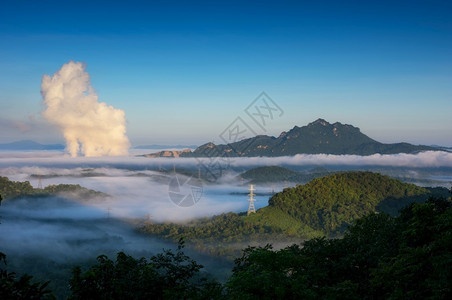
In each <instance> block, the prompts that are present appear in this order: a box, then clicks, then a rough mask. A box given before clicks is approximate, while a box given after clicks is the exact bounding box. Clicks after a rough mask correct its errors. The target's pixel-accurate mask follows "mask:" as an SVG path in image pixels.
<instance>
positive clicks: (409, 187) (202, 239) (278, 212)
mask: <svg viewBox="0 0 452 300" xmlns="http://www.w3.org/2000/svg"><path fill="white" fill-rule="evenodd" d="M444 192H446V193H447V189H442V188H436V189H426V188H422V187H419V186H416V185H414V184H407V183H402V182H400V181H398V180H395V179H391V178H389V177H387V176H383V175H380V174H377V173H371V172H345V173H336V174H332V175H329V176H325V177H322V178H318V179H315V180H313V181H311V182H309V183H307V184H305V185H298V186H296V187H294V188H286V189H284V190H283V191H282V192H280V193H277V194H275V195H273V196H272V197H271V198H270V200H269V206H267V207H264V208H261V209H259V210H258V211H257V213H256V214H251V215H249V216H247V215H245V214H236V213H227V214H221V215H219V216H214V217H211V218H203V219H198V220H193V221H190V222H188V223H185V224H176V223H164V224H158V223H148V224H146V225H145V226H143V228H142V231H144V232H146V233H149V234H154V235H158V236H160V237H163V238H166V239H170V240H173V241H177V240H178V239H179V238H181V237H185V238H186V239H187V241H188V242H189V243H190V245H191V246H194V247H196V248H197V249H199V250H201V251H204V252H206V253H209V254H215V255H229V256H230V257H232V256H234V255H236V254H237V253H238V251H240V249H241V246H242V245H240V247H237V246H236V245H237V243H244V242H246V243H251V244H253V242H257V241H259V243H260V244H262V242H265V241H269V242H278V243H279V242H286V243H287V242H291V241H293V240H294V239H297V240H298V241H300V240H305V239H310V238H314V237H320V236H329V237H335V236H339V235H341V234H342V233H343V232H344V231H345V229H346V228H347V227H348V226H349V225H351V224H352V222H353V220H355V219H357V218H359V217H362V216H364V215H366V214H369V213H371V212H386V213H390V214H391V215H395V214H396V213H397V212H398V211H399V210H400V209H401V208H402V207H404V206H406V205H408V204H409V203H412V202H424V201H426V200H427V199H428V198H429V197H430V196H431V195H441V194H444ZM234 243H236V245H234ZM234 246H235V247H234Z"/></svg>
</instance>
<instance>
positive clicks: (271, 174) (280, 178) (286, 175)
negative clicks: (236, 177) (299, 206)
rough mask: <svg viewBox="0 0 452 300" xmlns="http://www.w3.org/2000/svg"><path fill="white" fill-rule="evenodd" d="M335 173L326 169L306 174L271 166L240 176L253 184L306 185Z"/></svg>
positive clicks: (318, 169) (251, 170)
mask: <svg viewBox="0 0 452 300" xmlns="http://www.w3.org/2000/svg"><path fill="white" fill-rule="evenodd" d="M331 173H333V172H332V171H330V170H328V169H325V168H314V169H312V170H308V171H305V172H297V171H293V170H290V169H287V168H284V167H279V166H269V167H257V168H253V169H250V170H248V171H246V172H244V173H242V174H241V175H240V176H241V177H242V178H243V179H246V180H248V181H249V182H251V183H265V182H295V183H306V182H308V181H311V180H313V179H315V178H319V177H322V176H326V175H328V174H331Z"/></svg>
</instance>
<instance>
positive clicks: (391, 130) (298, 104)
mask: <svg viewBox="0 0 452 300" xmlns="http://www.w3.org/2000/svg"><path fill="white" fill-rule="evenodd" d="M146 2H147V4H143V3H141V2H140V1H134V0H132V1H116V2H115V1H20V0H4V1H1V2H0V126H1V127H0V128H1V129H0V142H11V141H15V140H21V139H33V140H36V141H38V142H44V143H48V142H62V141H63V138H62V135H61V134H60V133H59V132H58V131H57V130H56V129H55V128H53V127H52V126H50V125H49V124H47V122H46V121H45V120H44V119H43V118H42V117H41V111H42V110H43V104H42V97H41V95H40V84H41V78H42V76H43V75H44V74H49V75H51V74H53V73H54V72H56V71H57V70H58V69H59V68H60V67H61V66H62V65H63V64H64V63H67V62H68V61H70V60H74V61H82V62H84V63H86V65H87V69H86V70H87V71H88V72H89V73H90V76H91V83H92V85H93V87H94V89H95V90H96V91H97V93H98V96H99V100H100V101H102V102H106V103H108V104H110V105H113V106H114V107H115V108H120V109H123V110H124V111H125V114H126V118H127V121H128V124H127V133H128V136H129V138H130V140H131V142H132V144H133V145H139V144H181V143H182V144H201V143H204V142H206V141H211V140H213V141H215V142H220V138H219V137H218V136H219V134H221V132H222V131H223V130H224V129H225V128H227V127H228V125H229V124H230V123H231V122H232V121H233V120H234V119H235V118H236V117H238V116H241V117H242V118H243V119H244V120H246V114H245V113H244V109H245V108H246V107H247V106H248V105H249V104H250V103H251V102H252V101H253V100H254V99H255V98H256V97H257V96H258V95H259V94H260V93H261V92H262V91H265V92H266V93H267V94H268V95H269V96H270V97H271V98H272V99H273V100H274V101H275V102H276V103H277V104H278V105H279V106H280V107H281V108H282V110H283V111H284V114H283V115H282V116H281V117H280V118H278V119H275V120H274V121H273V122H272V123H271V124H269V125H268V127H267V128H266V129H267V131H266V132H265V133H267V134H271V135H278V134H279V133H280V132H281V131H283V130H288V129H290V128H292V127H293V126H295V125H298V126H302V125H306V124H307V123H309V122H312V121H314V120H315V119H317V118H324V119H326V120H327V121H330V122H336V121H339V122H342V123H348V124H353V125H355V126H358V127H360V128H361V130H362V131H363V132H364V133H366V134H367V135H369V136H370V137H372V138H374V139H377V140H379V141H382V142H399V141H407V142H411V143H415V144H441V145H447V146H452V116H451V114H452V51H451V49H452V3H451V2H450V1H388V2H386V1H255V2H251V1H249V2H247V1H205V2H203V1H146ZM312 2H315V3H312ZM250 126H252V125H251V124H250ZM255 131H256V133H264V132H259V130H258V129H256V130H255Z"/></svg>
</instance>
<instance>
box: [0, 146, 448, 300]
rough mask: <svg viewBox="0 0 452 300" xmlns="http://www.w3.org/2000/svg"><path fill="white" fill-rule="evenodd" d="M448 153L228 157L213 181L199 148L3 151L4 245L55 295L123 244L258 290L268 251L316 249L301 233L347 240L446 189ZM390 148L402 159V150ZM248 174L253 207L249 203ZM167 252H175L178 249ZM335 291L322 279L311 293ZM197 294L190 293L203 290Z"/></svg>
mask: <svg viewBox="0 0 452 300" xmlns="http://www.w3.org/2000/svg"><path fill="white" fill-rule="evenodd" d="M439 153H442V154H441V155H449V154H444V153H443V152H423V153H419V154H413V155H411V157H408V158H407V161H408V163H406V164H405V165H402V166H400V165H399V166H397V167H394V166H391V165H388V162H387V160H390V161H391V156H389V158H388V157H385V158H383V159H382V158H381V157H378V156H376V157H367V158H366V157H363V158H362V160H361V163H362V165H359V164H356V163H352V161H346V160H344V159H346V157H345V158H344V157H340V156H337V157H335V159H336V161H332V159H334V157H330V158H329V161H328V162H326V161H325V157H323V156H322V155H318V156H310V157H309V158H307V159H304V160H301V159H297V158H296V157H277V158H261V159H260V160H255V159H253V158H234V159H233V160H231V161H230V163H229V165H228V166H227V168H224V169H222V170H216V173H215V178H214V179H215V180H212V177H209V176H210V175H211V174H210V173H208V172H206V171H205V170H203V169H201V168H200V166H199V161H198V160H197V159H195V158H146V157H142V156H139V155H138V156H137V155H135V156H129V157H109V158H105V157H98V158H87V157H86V158H67V157H65V156H64V154H63V153H62V152H59V151H55V152H52V151H50V152H49V151H43V152H42V151H29V152H14V154H12V152H9V153H6V152H5V153H3V154H1V153H0V176H2V177H1V178H0V195H2V198H3V201H2V205H1V207H0V216H1V224H0V251H1V252H3V253H5V254H6V259H7V263H8V264H7V270H8V271H14V272H16V273H17V276H19V275H21V274H24V273H27V274H30V275H32V276H34V277H33V278H34V280H40V281H42V282H45V281H46V280H50V283H49V286H48V288H49V289H50V290H51V291H52V292H53V293H54V294H55V295H56V296H57V297H58V298H66V297H68V296H69V295H70V294H71V293H72V296H74V295H75V294H74V286H75V283H74V282H72V285H71V286H72V289H71V290H70V289H69V282H70V280H75V279H74V278H75V277H74V276H75V275H74V274H75V273H73V270H74V267H76V266H80V271H79V275H78V276H79V277H77V278H79V280H82V279H81V278H83V276H82V275H83V272H86V271H87V270H88V269H89V268H90V267H91V268H92V267H93V266H95V264H96V263H99V261H98V260H96V258H97V257H98V256H99V255H106V257H107V258H108V259H113V260H114V259H115V257H116V255H117V253H124V255H126V256H124V257H123V256H121V257H122V258H123V259H126V258H127V257H128V258H127V259H129V260H130V261H129V262H133V261H134V260H135V259H136V260H137V261H136V263H138V259H140V258H141V257H145V258H148V259H149V258H150V259H151V261H153V264H154V265H155V264H156V265H159V264H160V263H161V262H162V259H163V257H162V256H161V255H163V254H165V253H166V255H167V257H166V258H165V259H167V260H168V259H169V258H171V259H173V260H171V259H170V260H169V261H172V262H173V263H174V264H175V265H178V264H179V265H180V266H186V265H187V263H188V262H189V261H190V259H193V261H195V262H196V263H199V264H200V265H202V266H204V267H203V268H200V269H199V270H200V271H199V272H198V271H196V272H193V274H192V275H190V276H193V278H190V280H188V281H187V282H190V288H188V287H186V290H187V291H189V290H190V291H191V292H193V291H192V290H191V288H193V286H192V285H193V284H195V282H196V284H200V285H196V290H197V291H198V292H199V291H203V292H202V293H207V291H209V293H217V294H215V295H216V296H215V297H214V298H218V297H220V295H221V297H227V298H230V297H233V296H234V297H238V298H241V297H242V296H243V297H244V295H248V296H250V295H254V296H256V295H255V294H253V292H252V291H248V290H247V288H245V287H240V285H239V284H238V283H237V280H239V278H240V276H244V273H241V272H244V271H243V270H244V269H243V268H245V265H247V264H251V266H253V268H254V267H259V268H264V269H265V268H267V267H269V265H268V264H269V262H265V263H264V262H263V261H262V262H260V261H259V259H264V257H266V256H267V255H276V256H275V257H274V259H279V258H277V257H278V256H281V257H282V256H283V255H288V253H291V254H290V255H302V256H303V255H307V254H306V253H304V254H302V253H303V251H312V249H310V248H309V247H307V248H306V245H305V246H304V247H302V245H303V243H305V244H306V243H320V244H319V245H317V246H316V247H320V246H321V247H326V248H325V249H327V248H328V247H335V249H336V248H337V249H336V250H337V251H339V250H338V249H339V248H340V247H339V246H338V245H334V246H333V243H342V242H339V241H343V240H344V239H345V238H347V237H349V236H350V235H352V234H353V232H350V231H348V230H349V228H352V229H353V228H355V227H356V221H357V220H366V218H372V217H368V216H372V214H375V213H377V214H378V215H374V217H375V218H376V217H377V216H385V218H389V220H391V222H395V221H394V220H398V219H397V218H400V217H398V216H399V211H400V210H401V209H404V207H407V206H409V205H410V203H418V204H419V205H420V204H421V203H424V202H425V201H427V200H428V199H448V198H449V197H450V194H449V190H448V189H449V188H450V187H451V186H452V166H447V165H445V166H443V167H435V168H429V167H425V166H424V165H423V162H422V160H425V161H428V162H429V163H432V160H435V159H436V160H440V159H444V158H441V157H440V156H439ZM427 155H429V156H428V157H427ZM393 158H394V160H396V159H399V160H400V157H397V155H393ZM366 159H367V160H368V161H366ZM355 160H356V159H355ZM415 164H418V166H414V167H412V166H410V165H415ZM276 165H278V166H276ZM174 184H176V185H174ZM251 184H252V185H253V188H254V189H255V191H254V196H253V197H254V199H255V200H256V201H255V208H256V212H255V213H250V214H247V210H248V207H249V201H248V200H249V193H250V192H249V189H250V185H251ZM176 196H177V197H176ZM187 196H189V197H187ZM187 199H188V200H189V201H191V202H187V201H188V200H187ZM184 201H185V202H184ZM429 201H430V200H429ZM438 201H439V200H438ZM435 203H436V202H435ZM435 205H439V204H437V203H436V204H435ZM448 205H449V204H448ZM448 211H449V213H450V208H449V210H448ZM382 218H383V217H382ZM387 221H388V220H386V221H385V222H387ZM362 222H367V221H362ZM378 222H381V220H380V221H378ZM350 226H352V227H350ZM353 226H355V227H353ZM369 226H370V225H369ZM447 226H449V225H447ZM399 229H400V228H399ZM353 230H358V229H357V228H355V229H353ZM445 230H449V229H445ZM382 234H383V233H382ZM384 234H386V233H384ZM325 238H326V239H325ZM386 238H387V237H386ZM181 241H182V243H183V246H184V248H181V244H180V243H181ZM449 242H450V241H449ZM323 243H332V244H331V245H330V246H327V245H325V244H323ZM268 245H272V250H271V249H270V248H268V247H269V246H268ZM292 245H298V246H292ZM309 245H311V244H309ZM401 245H402V244H400V245H399V246H400V247H401ZM249 246H251V247H257V248H247V247H249ZM291 247H292V248H291ZM293 247H301V248H293ZM181 249H182V250H181ZM244 249H248V250H246V251H245V252H243V251H244ZM303 249H304V250H303ZM328 249H330V248H328ZM336 250H335V251H336ZM165 251H170V252H171V251H172V252H171V253H170V254H171V255H169V254H168V253H167V252H165ZM181 251H183V254H184V255H187V256H186V257H185V258H183V257H184V256H182V252H181ZM328 251H332V250H331V249H330V250H328ZM340 251H342V250H340ZM347 251H349V250H347ZM381 251H383V250H381ZM385 251H386V250H385ZM333 252H334V251H333ZM333 252H331V253H333ZM175 253H178V254H175ZM272 253H273V254H272ZM118 255H119V254H118ZM129 255H130V257H129ZM159 255H160V256H159ZM168 255H169V256H168ZM172 255H176V256H172ZM177 255H179V256H177ZM256 255H257V256H256ZM260 255H263V256H262V257H261V256H260ZM384 255H389V254H388V253H386V252H385V254H384ZM168 257H169V258H168ZM175 257H179V259H180V261H179V262H177V261H176V260H174V259H175ZM259 257H260V258H259ZM391 257H392V256H391ZM118 258H119V256H118ZM182 258H183V259H182ZM255 259H258V260H257V261H254V260H255ZM269 259H270V258H269ZM281 259H282V258H281ZM319 259H320V258H319ZM167 260H165V261H167ZM107 262H108V260H107ZM167 262H168V261H167ZM104 263H105V260H104ZM111 263H113V261H111ZM118 263H119V262H118V261H116V264H118ZM262 263H263V265H261V264H262ZM282 264H283V263H282ZM138 265H139V264H138ZM283 265H284V264H283ZM116 267H118V268H119V267H120V266H119V265H117V266H116ZM166 267H167V265H166ZM162 268H163V269H164V267H162ZM195 269H196V268H195ZM193 270H194V269H193ZM193 270H192V271H193ZM239 270H242V271H239ZM264 271H265V270H261V271H256V272H258V274H260V275H262V274H261V272H264ZM273 271H275V270H273ZM265 272H266V271H265ZM275 272H276V271H275ZM278 272H283V273H284V272H287V271H283V270H279V271H278ZM195 273H196V275H195ZM190 274H191V273H190ZM85 275H86V274H85ZM80 276H81V277H80ZM137 276H138V275H137ZM165 276H167V275H165ZM272 276H273V275H272ZM274 276H276V274H274ZM278 276H280V275H278ZM446 277H447V276H446ZM199 278H207V279H205V280H207V281H208V282H210V283H212V282H214V283H215V286H216V288H212V286H210V285H209V286H210V287H209V288H207V287H205V286H204V285H202V284H201V283H200V281H199V280H200V279H199ZM447 278H449V277H447ZM84 280H87V279H86V278H85V279H84ZM165 280H166V279H165ZM246 280H251V279H250V278H248V279H246ZM253 280H254V279H253ZM297 280H298V279H297ZM344 280H345V281H344V282H348V281H347V280H350V279H344ZM203 282H204V281H203ZM234 282H235V283H234ZM297 282H298V281H297ZM344 282H342V281H341V282H334V285H336V284H339V285H341V284H344ZM187 284H188V283H187ZM203 284H204V283H203ZM233 284H236V286H231V285H233ZM287 284H288V283H287ZM297 284H300V282H298V283H297ZM347 284H348V283H347ZM353 284H358V283H356V282H354V281H352V282H351V283H350V286H348V287H347V288H350V290H347V291H348V292H350V293H352V292H353V293H355V295H361V296H362V295H364V294H363V292H362V291H358V290H356V286H354V285H353ZM366 284H368V283H366ZM379 284H382V283H381V282H380V283H379ZM330 285H333V283H331V284H330ZM357 286H358V289H361V288H362V287H361V286H359V285H357ZM291 288H293V287H291ZM311 288H312V287H311ZM329 288H331V286H329ZM336 288H338V287H336ZM386 288H388V287H386ZM210 289H213V290H210ZM169 290H172V288H169ZM307 290H309V289H308V288H307V287H306V291H307ZM172 291H173V290H172ZM289 291H290V289H289V288H288V287H287V292H288V293H289ZM173 292H174V291H173ZM191 292H190V293H191ZM330 292H331V291H329V292H327V290H315V289H314V290H313V291H312V293H313V294H312V295H314V296H315V297H317V296H321V295H323V296H325V295H327V294H328V293H330ZM79 293H81V290H80V291H79ZM193 293H195V292H193ZM196 293H197V292H196ZM196 293H195V294H196ZM200 293H201V292H200ZM237 293H238V294H237ZM242 293H243V294H242ZM325 293H326V294H325ZM195 294H193V295H195ZM193 295H191V296H187V297H188V298H196V297H198V296H199V297H201V296H200V295H201V294H196V295H197V296H196V297H195V296H193ZM179 296H180V295H179ZM314 296H313V297H314ZM184 297H185V296H184ZM202 297H206V298H209V297H208V296H206V295H204V296H202ZM202 297H201V298H202ZM305 297H308V298H309V296H307V295H305ZM170 298H171V297H170ZM176 298H178V297H176Z"/></svg>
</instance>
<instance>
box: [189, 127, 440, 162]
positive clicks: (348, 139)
mask: <svg viewBox="0 0 452 300" xmlns="http://www.w3.org/2000/svg"><path fill="white" fill-rule="evenodd" d="M213 149H215V151H212V150H213ZM427 150H432V151H434V150H438V149H437V148H434V147H429V146H416V145H411V144H408V143H395V144H383V143H380V142H378V141H375V140H373V139H371V138H370V137H368V136H367V135H365V134H363V133H362V132H361V131H360V129H359V128H357V127H354V126H352V125H346V124H345V125H344V124H341V123H339V122H336V123H334V124H330V123H328V122H327V121H325V120H323V119H318V120H316V121H314V122H312V123H309V124H308V125H306V126H303V127H298V126H295V127H294V128H292V129H291V130H289V131H288V132H282V133H281V134H280V135H279V137H277V138H276V137H271V136H266V135H258V136H256V137H253V138H249V139H245V140H241V141H238V142H235V143H230V144H226V145H215V144H213V143H207V144H204V145H201V146H199V147H198V148H197V149H196V150H195V151H194V152H193V153H185V154H184V156H198V157H203V156H213V155H212V153H214V154H215V156H223V155H227V156H285V155H296V154H320V153H325V154H355V155H371V154H375V153H380V154H395V153H416V152H419V151H427Z"/></svg>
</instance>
